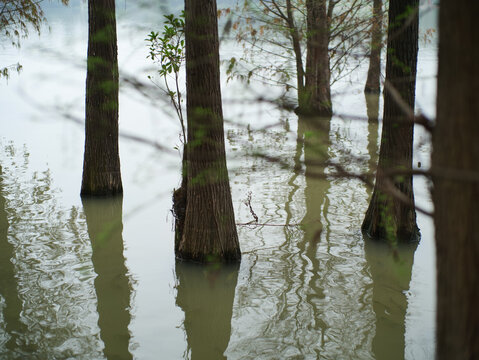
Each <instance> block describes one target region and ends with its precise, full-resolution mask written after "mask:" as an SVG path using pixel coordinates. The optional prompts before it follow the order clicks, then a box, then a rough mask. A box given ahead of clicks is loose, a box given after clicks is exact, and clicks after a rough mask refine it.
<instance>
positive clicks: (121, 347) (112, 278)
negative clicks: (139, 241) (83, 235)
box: [83, 195, 132, 360]
mask: <svg viewBox="0 0 479 360" xmlns="http://www.w3.org/2000/svg"><path fill="white" fill-rule="evenodd" d="M122 203H123V198H122V196H121V195H120V196H118V197H114V198H111V199H83V210H84V212H85V218H86V223H87V227H88V235H89V236H90V241H91V246H92V263H93V268H94V270H95V273H96V274H97V277H96V279H95V292H96V296H97V302H98V305H97V309H98V325H99V327H100V337H101V339H102V340H103V343H104V345H105V348H104V350H103V352H104V354H105V356H106V358H107V359H119V360H120V359H132V355H131V353H130V352H129V350H128V347H129V342H130V333H129V331H128V325H129V324H130V319H131V315H130V313H129V310H128V309H129V307H130V295H131V285H130V281H129V279H128V276H127V272H128V270H127V268H126V266H125V257H124V256H123V236H122V231H123V223H122V205H123V204H122Z"/></svg>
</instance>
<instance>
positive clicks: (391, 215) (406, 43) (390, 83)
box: [362, 0, 419, 244]
mask: <svg viewBox="0 0 479 360" xmlns="http://www.w3.org/2000/svg"><path fill="white" fill-rule="evenodd" d="M417 10H418V0H391V1H390V2H389V28H388V54H387V61H386V84H385V87H386V88H385V93H384V116H383V128H382V134H381V146H380V149H379V163H378V169H377V174H376V184H375V187H374V191H373V195H372V199H371V202H370V204H369V208H368V210H367V212H366V217H365V219H364V222H363V225H362V229H363V231H364V232H366V233H367V234H368V235H369V236H370V237H373V238H376V239H383V240H386V241H388V242H390V243H392V244H394V243H396V241H398V240H399V241H405V242H409V241H417V240H418V238H419V229H418V227H417V225H416V211H415V208H414V193H413V185H412V175H411V174H410V171H411V170H412V152H413V132H414V122H413V121H412V117H413V109H414V99H415V89H416V65H417V51H418V12H417ZM388 171H403V172H404V174H401V175H400V176H394V177H388V176H387V175H385V174H386V173H387V172H388ZM408 172H409V174H408ZM395 191H399V192H400V194H401V196H402V197H403V199H402V200H400V198H399V197H398V196H395V195H393V194H392V193H393V192H395Z"/></svg>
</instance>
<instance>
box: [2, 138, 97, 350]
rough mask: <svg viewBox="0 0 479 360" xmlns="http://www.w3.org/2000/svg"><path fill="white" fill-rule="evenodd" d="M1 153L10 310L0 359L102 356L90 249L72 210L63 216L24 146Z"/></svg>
mask: <svg viewBox="0 0 479 360" xmlns="http://www.w3.org/2000/svg"><path fill="white" fill-rule="evenodd" d="M2 150H3V151H2V152H1V156H0V158H1V161H2V168H3V176H2V180H1V182H2V184H1V185H2V197H3V198H4V200H5V203H4V206H0V207H2V208H3V209H4V211H5V213H4V215H6V216H2V215H0V216H1V217H2V218H3V220H1V221H2V224H3V226H4V225H6V224H8V233H7V234H6V233H5V230H2V231H3V232H2V237H1V240H0V242H1V245H0V247H2V249H1V256H2V260H1V263H2V265H1V270H0V271H1V272H2V274H0V277H1V279H2V280H1V281H7V282H9V284H7V285H6V287H4V286H3V285H2V286H1V288H0V295H1V297H5V299H4V300H3V301H5V300H6V302H8V303H10V305H8V304H5V305H8V306H7V307H4V308H3V309H2V310H0V311H2V312H3V314H5V312H8V315H4V318H3V320H4V321H5V327H9V329H3V328H2V326H1V325H0V339H6V338H8V340H7V341H10V343H9V345H8V344H4V343H2V340H0V354H1V356H3V357H6V358H12V359H16V358H32V359H49V358H59V359H65V358H78V357H88V358H98V357H101V355H100V354H101V353H100V351H99V349H101V343H100V341H99V339H98V338H97V337H96V331H97V327H96V324H95V322H96V311H95V297H94V294H92V291H91V287H90V284H92V283H93V278H94V273H93V269H92V268H91V247H90V245H89V243H88V239H87V237H86V236H85V234H84V231H83V229H82V226H81V224H82V219H81V218H80V217H79V213H78V210H77V208H75V207H72V208H71V210H70V211H65V210H64V209H63V208H62V207H61V206H60V205H59V204H58V202H57V199H56V196H57V192H56V191H55V190H54V189H52V179H51V173H50V171H48V170H46V171H43V172H39V171H32V170H31V168H30V165H29V158H28V157H29V154H28V151H27V150H26V149H21V150H19V149H17V148H16V147H14V146H13V145H8V146H5V147H2ZM79 224H80V226H79ZM5 234H6V236H7V239H6V240H5ZM7 259H8V261H7ZM10 264H12V265H10ZM90 280H91V281H90ZM15 283H16V285H15ZM1 302H2V300H1V298H0V305H2V304H1ZM19 306H20V307H19ZM7 320H8V323H7V322H6V321H7ZM22 324H23V325H22ZM10 328H11V329H12V331H10ZM12 335H13V337H14V338H15V340H12V337H11V336H12ZM16 345H18V346H17V347H16V348H15V349H12V347H15V346H16Z"/></svg>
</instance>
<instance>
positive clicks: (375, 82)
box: [364, 0, 383, 93]
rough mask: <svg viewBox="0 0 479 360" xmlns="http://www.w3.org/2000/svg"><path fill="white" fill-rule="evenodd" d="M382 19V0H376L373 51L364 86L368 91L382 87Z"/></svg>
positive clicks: (372, 40)
mask: <svg viewBox="0 0 479 360" xmlns="http://www.w3.org/2000/svg"><path fill="white" fill-rule="evenodd" d="M382 20H383V13H382V0H374V3H373V18H372V25H371V53H370V55H369V69H368V77H367V80H366V86H365V87H364V91H365V92H366V93H379V92H380V89H381V86H380V80H381V47H382V46H381V45H382V26H383V21H382Z"/></svg>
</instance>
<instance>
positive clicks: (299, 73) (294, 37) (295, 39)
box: [286, 0, 306, 109]
mask: <svg viewBox="0 0 479 360" xmlns="http://www.w3.org/2000/svg"><path fill="white" fill-rule="evenodd" d="M286 13H287V18H288V28H289V32H290V36H291V41H292V43H293V51H294V57H295V60H296V83H297V85H296V86H297V88H298V106H299V108H300V109H302V108H304V107H305V104H304V100H305V99H306V96H305V94H304V67H303V53H302V51H301V41H300V37H299V31H298V28H297V27H296V24H295V21H294V16H293V6H292V4H291V0H286Z"/></svg>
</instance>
